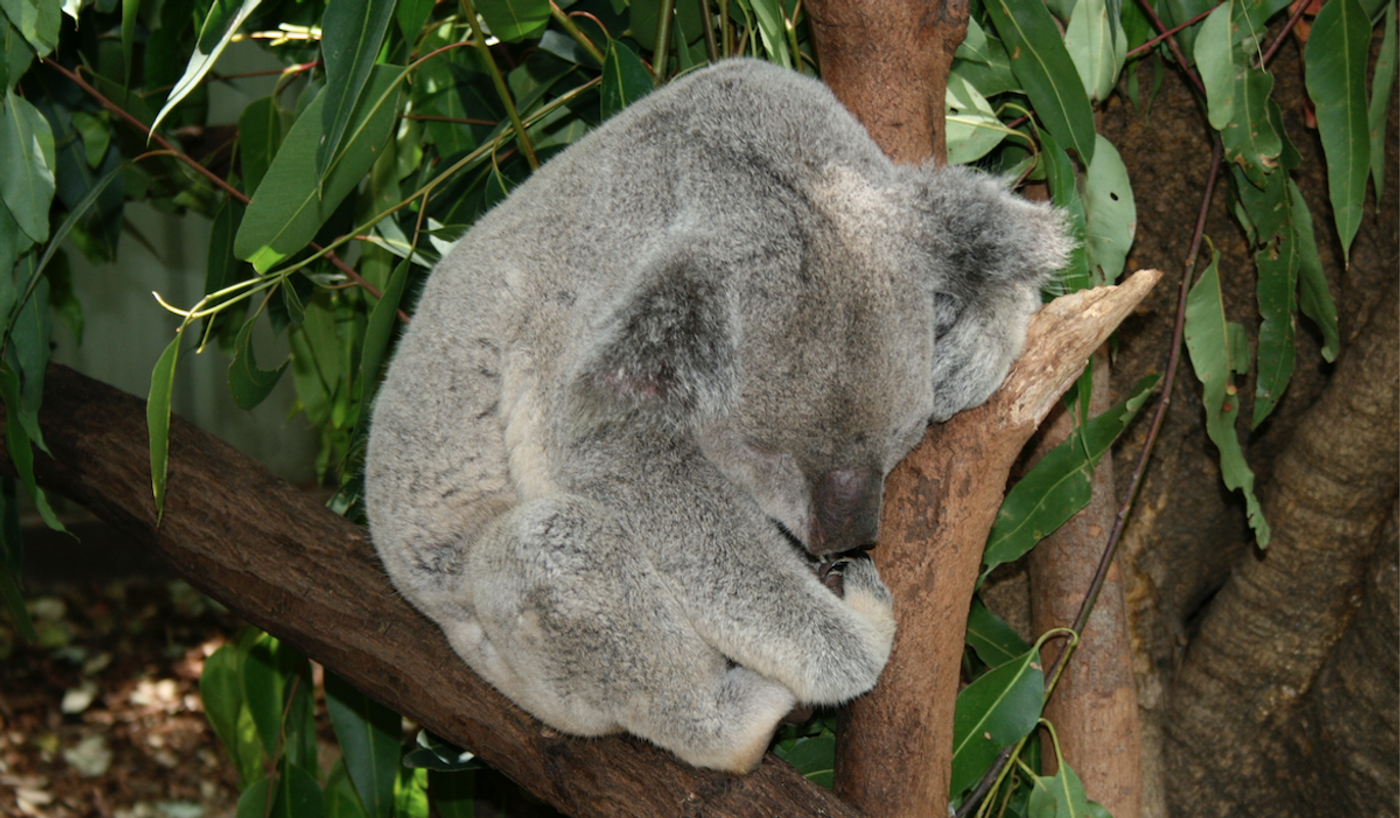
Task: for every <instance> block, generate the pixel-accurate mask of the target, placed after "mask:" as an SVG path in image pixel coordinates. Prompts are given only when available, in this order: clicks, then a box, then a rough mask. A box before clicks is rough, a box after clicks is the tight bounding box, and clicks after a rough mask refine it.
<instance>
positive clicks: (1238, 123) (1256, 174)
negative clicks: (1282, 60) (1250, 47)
mask: <svg viewBox="0 0 1400 818" xmlns="http://www.w3.org/2000/svg"><path fill="white" fill-rule="evenodd" d="M1236 59H1237V62H1236V65H1235V90H1234V100H1235V104H1234V109H1233V111H1234V119H1232V120H1231V121H1230V124H1229V125H1227V126H1225V129H1224V130H1223V131H1221V132H1220V139H1221V142H1222V143H1223V145H1224V152H1225V159H1226V160H1227V161H1229V162H1231V163H1233V164H1237V165H1239V166H1240V167H1241V168H1243V169H1244V172H1245V175H1246V176H1247V177H1248V178H1249V181H1250V182H1251V183H1253V184H1254V185H1255V186H1257V187H1263V186H1264V185H1265V184H1266V180H1265V177H1266V176H1267V175H1268V174H1269V173H1271V172H1273V170H1274V169H1275V168H1277V167H1278V164H1279V154H1280V153H1281V152H1282V151H1283V142H1282V140H1281V139H1280V138H1279V135H1278V132H1277V131H1275V130H1274V126H1273V121H1272V120H1271V119H1270V117H1269V94H1270V92H1271V91H1272V90H1273V87H1274V76H1273V74H1270V73H1269V72H1268V71H1264V70H1262V69H1259V68H1255V67H1253V66H1252V65H1249V64H1248V62H1247V60H1246V59H1245V57H1244V56H1243V54H1240V53H1236ZM1241 61H1243V62H1241Z"/></svg>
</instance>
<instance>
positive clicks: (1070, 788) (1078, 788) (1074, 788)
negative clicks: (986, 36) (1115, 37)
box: [1027, 41, 1199, 818]
mask: <svg viewBox="0 0 1400 818" xmlns="http://www.w3.org/2000/svg"><path fill="white" fill-rule="evenodd" d="M1198 42H1199V41H1198ZM1030 782H1031V795H1030V800H1029V801H1028V802H1027V814H1028V816H1029V818H1097V816H1100V815H1107V812H1105V811H1104V809H1103V807H1101V806H1099V805H1098V804H1096V803H1094V802H1093V801H1090V800H1089V796H1088V795H1086V794H1085V792H1084V782H1083V781H1080V780H1079V775H1078V774H1077V773H1075V772H1074V770H1073V769H1071V768H1070V766H1069V762H1068V761H1066V760H1065V758H1064V757H1063V756H1061V757H1060V760H1059V769H1058V770H1057V771H1056V773H1055V774H1054V775H1049V776H1041V775H1032V776H1030ZM1096 807H1097V809H1095V808H1096Z"/></svg>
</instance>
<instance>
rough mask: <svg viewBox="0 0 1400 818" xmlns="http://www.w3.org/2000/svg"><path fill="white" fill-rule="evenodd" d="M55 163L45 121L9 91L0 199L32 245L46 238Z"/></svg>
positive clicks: (0, 144) (1, 121)
mask: <svg viewBox="0 0 1400 818" xmlns="http://www.w3.org/2000/svg"><path fill="white" fill-rule="evenodd" d="M55 161H56V160H55V157H54V147H53V131H52V130H50V129H49V122H48V120H47V119H45V118H44V115H43V114H41V113H39V109H37V108H35V107H34V106H33V105H30V104H29V101H28V100H26V99H24V98H23V97H20V96H16V95H15V92H14V89H13V88H11V89H8V90H7V91H6V92H5V104H4V116H3V118H0V197H3V199H4V201H5V206H6V207H8V208H9V209H10V214H11V215H12V216H14V217H15V221H17V222H18V223H19V226H20V229H21V230H23V231H24V233H25V235H27V236H28V237H29V238H31V239H33V240H34V241H35V242H42V241H44V240H45V239H47V238H48V237H49V203H50V202H51V201H53V193H54V178H53V167H54V164H55Z"/></svg>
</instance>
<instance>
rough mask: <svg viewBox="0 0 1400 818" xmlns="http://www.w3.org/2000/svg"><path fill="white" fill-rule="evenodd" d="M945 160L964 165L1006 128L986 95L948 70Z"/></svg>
mask: <svg viewBox="0 0 1400 818" xmlns="http://www.w3.org/2000/svg"><path fill="white" fill-rule="evenodd" d="M945 102H946V112H945V116H944V120H945V122H946V123H947V135H948V164H950V165H965V164H968V163H969V162H975V161H977V160H978V159H981V158H982V157H983V156H986V155H987V154H988V153H989V152H990V151H991V150H992V149H993V148H995V147H996V146H997V145H999V144H1001V141H1002V140H1003V139H1005V138H1006V135H1007V134H1008V133H1009V132H1010V131H1009V130H1008V129H1007V127H1006V126H1005V125H1003V124H1002V122H1001V120H1000V119H997V115H996V112H995V111H993V110H992V106H991V105H990V104H989V103H988V102H987V99H986V98H985V97H983V96H982V95H981V94H980V93H978V92H977V89H976V88H973V87H972V85H971V84H970V83H968V81H967V80H966V79H964V78H963V77H962V75H961V74H958V73H957V72H950V73H949V74H948V90H947V93H946V95H945Z"/></svg>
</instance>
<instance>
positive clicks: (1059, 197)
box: [1039, 131, 1094, 293]
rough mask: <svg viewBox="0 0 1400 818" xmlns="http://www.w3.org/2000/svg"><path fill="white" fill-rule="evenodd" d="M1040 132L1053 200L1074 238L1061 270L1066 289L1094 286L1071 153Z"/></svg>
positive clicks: (1047, 177)
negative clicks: (1063, 215)
mask: <svg viewBox="0 0 1400 818" xmlns="http://www.w3.org/2000/svg"><path fill="white" fill-rule="evenodd" d="M1039 135H1040V142H1041V151H1040V156H1041V159H1043V160H1044V165H1045V180H1046V182H1047V184H1049V186H1050V201H1051V202H1052V203H1053V204H1054V205H1055V207H1056V208H1057V209H1058V210H1060V212H1062V213H1064V214H1065V219H1066V221H1067V222H1068V226H1069V234H1070V238H1071V239H1073V240H1074V249H1072V250H1070V254H1069V260H1068V261H1067V262H1066V263H1065V266H1064V269H1063V270H1061V271H1060V282H1061V283H1062V284H1063V285H1064V290H1065V292H1066V293H1073V292H1078V291H1079V290H1085V289H1088V288H1090V287H1092V286H1094V276H1092V275H1090V271H1089V256H1088V253H1087V251H1086V247H1087V246H1088V245H1087V242H1086V241H1085V213H1084V201H1083V198H1082V197H1081V196H1080V194H1079V182H1078V179H1076V177H1075V173H1074V162H1073V160H1071V159H1070V158H1069V154H1067V153H1065V151H1064V148H1062V147H1061V146H1060V144H1059V142H1057V141H1056V140H1055V137H1053V136H1051V135H1050V133H1049V132H1048V131H1041V132H1040V134H1039Z"/></svg>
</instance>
